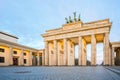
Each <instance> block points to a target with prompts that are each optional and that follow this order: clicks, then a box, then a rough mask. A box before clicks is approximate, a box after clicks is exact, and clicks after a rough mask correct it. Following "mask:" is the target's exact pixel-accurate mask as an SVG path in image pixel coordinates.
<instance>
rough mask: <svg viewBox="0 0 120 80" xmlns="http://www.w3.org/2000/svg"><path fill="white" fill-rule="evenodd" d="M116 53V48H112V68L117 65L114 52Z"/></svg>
mask: <svg viewBox="0 0 120 80" xmlns="http://www.w3.org/2000/svg"><path fill="white" fill-rule="evenodd" d="M114 51H115V48H114V47H112V66H114V65H115V61H114V53H115V52H114Z"/></svg>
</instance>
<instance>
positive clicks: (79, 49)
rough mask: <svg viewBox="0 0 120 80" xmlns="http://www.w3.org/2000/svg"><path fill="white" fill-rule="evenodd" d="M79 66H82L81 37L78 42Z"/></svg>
mask: <svg viewBox="0 0 120 80" xmlns="http://www.w3.org/2000/svg"><path fill="white" fill-rule="evenodd" d="M78 55H79V56H78V65H82V37H81V36H79V41H78Z"/></svg>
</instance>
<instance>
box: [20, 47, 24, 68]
mask: <svg viewBox="0 0 120 80" xmlns="http://www.w3.org/2000/svg"><path fill="white" fill-rule="evenodd" d="M23 53H24V50H23V49H21V55H20V65H21V66H23V65H24V55H23Z"/></svg>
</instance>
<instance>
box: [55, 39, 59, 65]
mask: <svg viewBox="0 0 120 80" xmlns="http://www.w3.org/2000/svg"><path fill="white" fill-rule="evenodd" d="M54 61H55V65H58V57H57V40H54Z"/></svg>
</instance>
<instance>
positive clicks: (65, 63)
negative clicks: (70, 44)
mask: <svg viewBox="0 0 120 80" xmlns="http://www.w3.org/2000/svg"><path fill="white" fill-rule="evenodd" d="M64 65H68V54H67V39H66V38H65V39H64Z"/></svg>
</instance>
